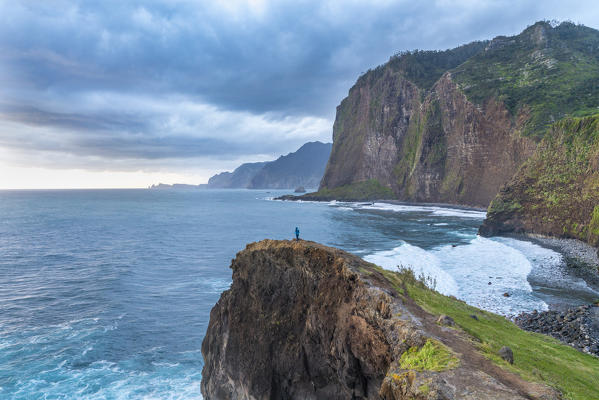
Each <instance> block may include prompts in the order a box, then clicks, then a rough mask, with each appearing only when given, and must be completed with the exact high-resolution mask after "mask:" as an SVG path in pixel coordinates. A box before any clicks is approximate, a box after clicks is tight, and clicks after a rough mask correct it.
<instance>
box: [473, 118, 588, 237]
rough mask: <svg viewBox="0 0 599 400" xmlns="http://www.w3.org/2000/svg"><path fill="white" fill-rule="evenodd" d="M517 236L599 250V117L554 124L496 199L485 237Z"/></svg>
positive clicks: (490, 207) (485, 225) (485, 222)
mask: <svg viewBox="0 0 599 400" xmlns="http://www.w3.org/2000/svg"><path fill="white" fill-rule="evenodd" d="M512 232H515V233H536V234H542V235H546V236H554V237H562V238H574V239H579V240H582V241H584V242H586V243H588V244H590V245H592V246H595V247H598V246H599V114H598V115H595V116H591V117H585V118H566V119H564V120H562V121H560V122H557V123H555V124H554V125H553V126H552V127H551V129H550V132H549V133H548V134H547V135H546V137H545V139H544V140H543V141H542V142H541V144H540V145H539V147H538V149H537V151H536V152H535V154H534V155H533V156H532V157H531V158H530V159H529V160H528V161H527V162H526V163H525V164H524V165H523V166H522V168H521V169H520V170H519V171H518V173H517V174H516V175H515V176H514V178H513V179H511V180H510V182H509V183H508V184H507V185H506V186H505V187H504V188H502V190H501V191H500V193H499V194H498V195H497V197H496V198H495V199H494V200H493V202H492V203H491V205H490V206H489V211H488V214H487V218H486V219H485V221H484V222H483V225H482V226H481V228H480V233H481V234H483V235H497V234H505V233H512Z"/></svg>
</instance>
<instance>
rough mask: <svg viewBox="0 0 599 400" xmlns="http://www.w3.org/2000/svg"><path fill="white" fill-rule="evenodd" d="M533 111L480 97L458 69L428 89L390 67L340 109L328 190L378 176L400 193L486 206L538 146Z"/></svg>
mask: <svg viewBox="0 0 599 400" xmlns="http://www.w3.org/2000/svg"><path fill="white" fill-rule="evenodd" d="M526 118H527V116H526V114H525V113H522V114H521V115H519V117H518V118H517V119H515V120H514V119H513V118H512V117H511V115H510V113H509V112H508V110H507V109H506V108H505V106H504V105H503V103H501V102H497V101H495V100H494V99H490V100H489V101H488V102H487V103H486V104H484V105H483V106H476V105H474V104H472V103H471V102H469V101H468V99H467V98H466V96H465V95H464V94H463V93H462V92H461V90H460V88H459V87H458V85H457V84H456V83H455V82H454V81H453V79H452V76H451V74H450V73H445V74H444V75H443V76H442V77H441V78H440V79H439V80H438V81H437V83H436V84H435V85H434V86H433V87H432V88H431V90H429V91H425V90H422V89H419V88H418V87H417V86H416V85H415V84H413V83H411V82H410V81H409V80H407V79H406V78H405V77H404V74H403V73H402V72H401V71H399V72H394V71H392V70H391V68H387V69H386V70H385V72H384V73H383V75H382V77H381V78H380V79H376V80H374V81H372V82H371V81H368V80H364V82H359V84H358V85H357V86H356V87H354V88H353V89H352V90H351V91H350V94H349V96H348V97H347V98H346V99H345V100H344V101H343V102H342V103H341V105H340V106H339V107H338V108H337V118H336V120H335V125H334V127H333V151H332V153H331V158H330V159H329V163H328V165H327V169H326V172H325V175H324V177H323V180H322V183H321V189H331V188H335V187H338V186H343V185H348V184H352V183H356V182H362V181H366V180H369V179H375V180H377V181H378V182H380V183H381V184H383V185H385V186H387V187H389V188H391V189H392V190H393V191H394V193H395V194H396V196H397V198H398V199H400V200H405V201H419V202H440V203H453V204H463V205H471V206H482V207H486V206H487V205H488V204H489V202H490V201H491V200H492V199H493V197H494V196H495V195H496V193H497V192H498V190H499V188H500V186H501V185H502V184H504V183H505V182H506V181H507V180H508V179H509V178H511V177H512V176H513V174H514V173H515V172H516V170H517V169H518V167H519V166H520V165H521V164H522V162H523V161H524V160H526V159H527V158H528V157H529V156H530V155H531V154H532V152H533V150H534V148H535V142H534V141H533V140H531V139H528V138H524V137H521V136H520V133H519V130H520V128H521V126H522V123H524V122H525V121H526Z"/></svg>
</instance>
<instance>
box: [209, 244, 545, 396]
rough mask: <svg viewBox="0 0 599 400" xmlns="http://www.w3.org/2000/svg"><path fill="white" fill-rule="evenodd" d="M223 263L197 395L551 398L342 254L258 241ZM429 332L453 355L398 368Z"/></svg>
mask: <svg viewBox="0 0 599 400" xmlns="http://www.w3.org/2000/svg"><path fill="white" fill-rule="evenodd" d="M231 268H232V269H233V283H232V285H231V288H230V289H229V290H227V291H225V292H224V293H223V294H222V296H221V298H220V300H219V301H218V303H217V304H216V305H215V307H214V308H213V310H212V312H211V314H210V324H209V327H208V331H207V334H206V337H205V339H204V342H203V344H202V354H203V356H204V360H205V366H204V370H203V371H202V376H203V380H202V393H203V395H204V398H205V399H206V400H216V399H219V400H229V399H231V400H233V399H235V400H238V399H239V400H240V399H245V400H250V399H252V400H254V399H255V400H262V399H269V400H273V399H298V400H299V399H302V400H305V399H387V400H393V399H396V400H397V399H522V398H541V397H540V396H541V395H544V396H547V397H544V398H547V399H549V398H557V397H556V396H555V394H554V393H553V392H551V391H549V390H546V389H545V388H540V387H537V386H527V384H526V383H524V382H522V381H520V380H519V378H517V377H516V376H514V375H511V374H510V373H507V372H505V371H502V370H500V369H498V368H497V367H495V366H493V365H492V364H490V363H489V362H488V361H487V360H486V359H484V358H483V357H482V356H480V355H478V353H476V351H475V350H474V349H473V347H472V345H471V344H470V343H471V342H469V341H468V340H466V339H464V338H462V337H460V336H459V335H457V334H456V333H454V330H452V329H451V328H448V327H441V326H439V325H437V324H436V323H435V318H434V317H433V316H430V315H428V314H426V313H424V312H423V311H422V310H421V309H419V308H418V307H417V306H416V305H415V304H408V303H404V301H402V299H401V298H400V297H399V295H398V294H397V291H396V288H393V287H391V285H390V284H389V283H388V281H386V280H385V278H384V277H383V275H381V273H380V271H379V270H377V269H376V268H375V267H374V266H373V265H372V264H369V263H367V262H365V261H363V260H361V259H359V258H358V257H355V256H353V255H350V254H348V253H345V252H342V251H340V250H337V249H333V248H328V247H325V246H322V245H318V244H316V243H312V242H305V241H293V242H291V241H271V240H265V241H262V242H258V243H253V244H250V245H248V246H247V247H246V249H245V250H243V251H241V252H240V253H238V254H237V257H236V258H235V259H234V260H233V262H232V264H231ZM427 342H430V343H436V346H440V347H441V348H445V349H446V350H447V351H449V352H450V353H451V354H452V358H453V361H452V362H451V364H448V367H447V368H445V369H443V370H441V371H438V372H435V371H427V370H418V369H413V368H402V366H401V363H400V358H401V356H402V354H404V353H405V352H406V351H407V350H408V349H410V348H412V349H413V350H414V349H419V348H422V347H423V346H424V345H425V343H427ZM430 343H429V344H430ZM404 367H405V366H404ZM497 371H499V372H497Z"/></svg>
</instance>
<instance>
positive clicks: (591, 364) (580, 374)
mask: <svg viewBox="0 0 599 400" xmlns="http://www.w3.org/2000/svg"><path fill="white" fill-rule="evenodd" d="M380 271H381V272H382V273H383V275H385V277H386V278H387V279H388V280H389V281H390V282H391V283H392V284H393V285H394V287H395V288H396V289H397V290H398V292H400V294H404V293H403V287H406V288H407V291H408V293H407V294H408V295H409V296H410V297H411V298H413V299H414V300H415V301H416V303H418V305H420V306H421V307H422V308H424V309H425V310H426V311H428V312H430V313H431V314H435V315H442V314H444V315H449V316H450V317H452V318H453V319H454V320H455V322H456V324H457V325H458V326H459V328H461V329H462V330H464V331H465V332H466V333H468V334H469V335H470V336H472V338H473V342H474V343H475V345H476V346H477V347H478V349H479V350H480V351H481V353H482V354H483V355H485V356H486V357H487V358H489V359H491V360H492V361H494V362H495V363H496V364H498V365H499V366H501V367H502V368H505V369H508V370H510V371H512V372H515V373H517V374H519V375H520V376H521V377H522V378H523V379H526V380H528V381H532V382H543V383H546V384H549V385H551V386H553V387H555V388H557V389H558V390H560V391H561V392H562V393H563V395H564V397H565V398H566V399H572V400H583V399H584V400H589V399H597V398H599V359H597V358H595V357H593V356H590V355H587V354H583V353H581V352H579V351H577V350H575V349H573V348H571V347H569V346H566V345H563V344H561V343H560V342H559V341H557V340H555V339H553V338H551V337H549V336H545V335H541V334H537V333H531V332H526V331H524V330H521V329H520V328H518V327H517V326H516V325H514V324H513V323H512V322H510V321H508V320H507V319H505V318H504V317H502V316H499V315H496V314H493V313H490V312H486V311H482V310H480V309H478V308H476V307H472V306H469V305H467V304H466V303H464V302H462V301H459V300H456V299H453V298H450V297H447V296H443V295H441V294H439V293H437V292H435V291H432V290H430V289H428V288H426V287H425V286H424V285H423V284H422V283H420V282H419V281H417V280H416V279H415V278H414V276H413V275H411V274H410V273H401V274H400V273H398V272H392V271H386V270H383V269H380ZM471 315H476V316H477V317H478V320H476V319H474V318H472V317H471ZM502 346H509V347H510V348H511V349H512V351H513V352H514V364H513V365H510V364H508V363H507V362H505V361H504V360H502V359H501V358H500V357H499V356H498V355H497V352H498V351H499V349H500V348H501V347H502Z"/></svg>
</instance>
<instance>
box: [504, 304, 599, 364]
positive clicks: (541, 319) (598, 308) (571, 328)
mask: <svg viewBox="0 0 599 400" xmlns="http://www.w3.org/2000/svg"><path fill="white" fill-rule="evenodd" d="M514 322H515V323H516V325H518V326H519V327H520V328H522V329H525V330H527V331H531V332H537V333H543V334H545V335H550V336H553V337H554V338H556V339H558V340H560V341H562V342H563V343H566V344H568V345H570V346H572V347H574V348H576V349H578V350H580V351H582V352H584V353H587V354H593V355H595V356H598V357H599V305H597V304H594V305H585V306H580V307H576V308H570V309H568V310H566V311H552V310H550V311H543V312H537V311H534V312H532V313H522V314H520V315H519V316H517V317H516V318H515V319H514Z"/></svg>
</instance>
